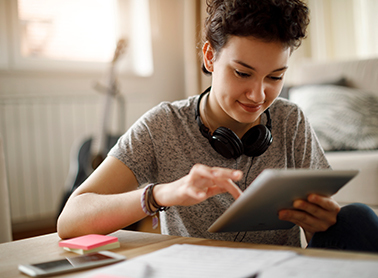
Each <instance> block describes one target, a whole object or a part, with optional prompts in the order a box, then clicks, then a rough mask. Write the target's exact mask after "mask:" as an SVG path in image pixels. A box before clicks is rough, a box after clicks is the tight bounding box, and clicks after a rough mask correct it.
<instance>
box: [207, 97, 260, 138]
mask: <svg viewBox="0 0 378 278" xmlns="http://www.w3.org/2000/svg"><path fill="white" fill-rule="evenodd" d="M209 95H210V93H207V94H206V96H204V98H203V101H202V103H201V106H200V110H201V113H200V115H201V118H202V119H201V120H202V122H203V123H204V124H205V126H206V127H207V128H209V130H210V132H211V134H213V133H214V131H215V130H216V129H217V128H218V127H220V126H223V127H227V128H228V129H231V130H232V131H233V132H235V134H236V135H237V136H238V137H239V138H242V137H243V135H244V134H245V133H246V132H247V131H248V130H249V129H250V128H251V127H253V126H255V125H258V124H259V123H260V119H261V116H260V117H259V118H258V119H257V120H256V121H255V122H253V123H248V124H245V123H240V122H237V121H235V120H234V119H232V118H231V117H229V116H228V115H226V113H224V112H223V113H222V114H223V115H217V113H216V110H217V109H216V108H215V109H214V108H213V106H212V105H211V103H210V101H209V100H210V98H209ZM220 109H221V108H220ZM219 114H220V113H219ZM222 119H223V120H222Z"/></svg>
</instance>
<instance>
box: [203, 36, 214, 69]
mask: <svg viewBox="0 0 378 278" xmlns="http://www.w3.org/2000/svg"><path fill="white" fill-rule="evenodd" d="M202 54H203V65H204V66H205V68H206V70H207V71H208V72H213V70H214V67H213V62H214V58H215V53H214V50H213V48H212V47H211V45H210V43H209V42H208V41H206V42H205V43H204V45H203V47H202Z"/></svg>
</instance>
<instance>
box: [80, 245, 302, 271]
mask: <svg viewBox="0 0 378 278" xmlns="http://www.w3.org/2000/svg"><path fill="white" fill-rule="evenodd" d="M294 256H296V253H294V252H291V251H266V250H253V249H241V248H227V247H210V246H198V245H187V244H183V245H181V244H177V245H172V246H170V247H167V248H164V249H161V250H159V251H156V252H152V253H150V254H147V255H143V256H140V257H137V258H135V259H131V260H128V261H125V262H121V263H117V264H116V265H112V266H108V267H104V268H101V269H98V270H94V271H91V272H88V273H86V275H85V276H81V277H94V276H96V275H99V274H103V275H115V276H118V277H132V278H146V277H149V278H155V277H159V278H160V277H164V278H171V277H172V278H177V277H182V278H186V277H188V278H201V277H204V278H212V277H214V278H222V277H225V278H226V277H227V278H229V277H254V275H255V274H256V273H259V272H261V271H262V270H263V269H267V268H270V267H271V266H273V265H275V264H277V263H279V262H283V261H285V260H288V259H290V258H292V257H294Z"/></svg>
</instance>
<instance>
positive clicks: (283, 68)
mask: <svg viewBox="0 0 378 278" xmlns="http://www.w3.org/2000/svg"><path fill="white" fill-rule="evenodd" d="M234 62H235V63H237V64H239V65H242V66H243V67H246V68H249V69H251V70H254V71H256V69H255V68H254V67H252V66H250V65H248V64H246V63H244V62H242V61H239V60H234ZM286 69H288V66H284V67H282V68H279V69H275V70H273V71H272V72H277V71H283V70H286Z"/></svg>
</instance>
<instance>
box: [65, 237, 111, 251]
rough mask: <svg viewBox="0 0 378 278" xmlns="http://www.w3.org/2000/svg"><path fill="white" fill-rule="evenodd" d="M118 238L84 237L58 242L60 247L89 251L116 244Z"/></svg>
mask: <svg viewBox="0 0 378 278" xmlns="http://www.w3.org/2000/svg"><path fill="white" fill-rule="evenodd" d="M117 241H118V238H117V237H114V236H104V235H94V234H93V235H86V236H80V237H75V238H71V239H67V240H63V241H61V242H59V246H60V247H68V248H76V249H83V250H90V249H93V248H97V247H100V246H103V245H105V244H109V243H113V242H117Z"/></svg>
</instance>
